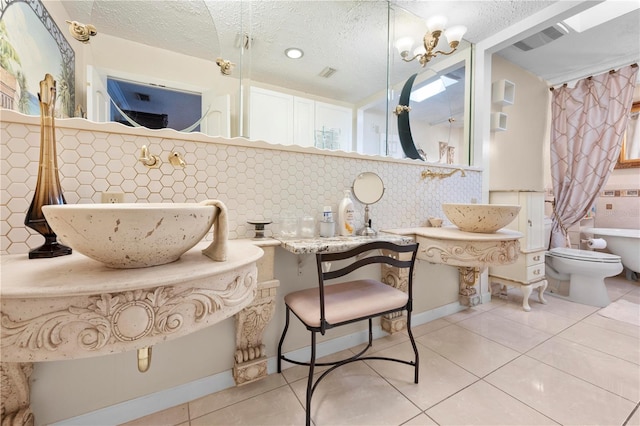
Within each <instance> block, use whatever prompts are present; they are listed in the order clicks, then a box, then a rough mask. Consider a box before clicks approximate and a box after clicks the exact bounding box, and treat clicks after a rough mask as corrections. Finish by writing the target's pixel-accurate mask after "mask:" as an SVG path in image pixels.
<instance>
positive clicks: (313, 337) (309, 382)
mask: <svg viewBox="0 0 640 426" xmlns="http://www.w3.org/2000/svg"><path fill="white" fill-rule="evenodd" d="M315 366H316V333H315V331H312V332H311V359H310V360H309V378H308V380H307V401H306V407H305V414H306V426H311V396H312V395H313V391H314V388H313V370H314V368H315Z"/></svg>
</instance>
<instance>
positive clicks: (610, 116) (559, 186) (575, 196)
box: [550, 64, 638, 248]
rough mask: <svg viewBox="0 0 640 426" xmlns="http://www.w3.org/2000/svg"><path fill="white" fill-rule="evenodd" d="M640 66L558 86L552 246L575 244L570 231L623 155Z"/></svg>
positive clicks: (554, 116) (553, 107) (554, 119)
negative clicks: (570, 84) (571, 84)
mask: <svg viewBox="0 0 640 426" xmlns="http://www.w3.org/2000/svg"><path fill="white" fill-rule="evenodd" d="M637 73H638V65H637V64H633V65H629V66H626V67H624V68H621V69H620V70H618V71H615V72H614V71H610V72H608V73H604V74H600V75H598V76H593V77H588V78H585V79H583V80H580V81H579V82H578V83H577V84H576V87H575V88H569V87H567V85H566V84H565V85H564V86H562V87H560V88H558V89H555V90H553V95H552V105H551V112H552V124H551V176H552V181H553V194H554V197H555V204H554V214H553V227H552V234H551V243H550V248H554V247H571V242H570V241H569V234H568V230H569V228H570V227H571V226H573V225H575V224H576V223H577V222H578V221H580V219H582V218H583V217H584V216H585V214H586V213H587V211H588V210H589V208H591V206H592V205H593V203H594V201H595V198H596V197H597V195H598V193H599V192H600V190H601V189H602V187H603V185H604V184H605V183H606V181H607V178H608V177H609V174H610V173H611V171H612V170H613V167H614V165H615V162H616V160H617V158H618V156H619V154H620V147H621V145H622V137H623V135H624V131H625V129H626V126H627V119H628V116H629V111H630V110H631V103H632V99H633V89H634V87H635V82H636V75H637Z"/></svg>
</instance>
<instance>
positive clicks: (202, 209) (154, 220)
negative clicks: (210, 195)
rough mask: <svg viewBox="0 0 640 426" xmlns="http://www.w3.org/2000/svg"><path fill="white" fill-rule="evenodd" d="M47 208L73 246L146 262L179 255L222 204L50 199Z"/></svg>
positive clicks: (119, 264)
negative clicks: (62, 201) (51, 202)
mask: <svg viewBox="0 0 640 426" xmlns="http://www.w3.org/2000/svg"><path fill="white" fill-rule="evenodd" d="M42 211H43V213H44V216H45V217H46V219H47V222H48V223H49V225H50V226H51V228H52V229H53V230H54V232H55V233H56V234H57V236H58V238H59V239H60V240H61V241H62V242H63V243H64V244H65V245H68V246H69V247H71V248H72V249H74V250H77V251H78V252H80V253H82V254H84V255H85V256H87V257H90V258H92V259H94V260H97V261H98V262H102V263H104V264H105V265H106V266H109V267H111V268H144V267H149V266H156V265H163V264H166V263H170V262H174V261H176V260H178V259H179V258H180V256H181V255H182V254H183V253H185V252H186V251H188V250H189V249H191V248H192V247H193V246H195V245H196V244H197V243H198V242H200V241H201V240H202V238H203V237H204V236H205V235H206V233H207V232H208V231H209V229H210V228H211V226H212V225H213V223H214V221H215V220H216V218H217V216H218V214H219V212H220V209H219V208H218V207H216V206H214V205H206V204H204V203H200V204H199V203H120V204H64V205H51V206H43V207H42ZM225 218H226V216H225Z"/></svg>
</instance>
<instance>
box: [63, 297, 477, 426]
mask: <svg viewBox="0 0 640 426" xmlns="http://www.w3.org/2000/svg"><path fill="white" fill-rule="evenodd" d="M489 297H490V295H489ZM483 299H484V297H483ZM483 302H484V300H483ZM465 309H467V307H466V306H461V305H460V304H459V303H458V302H454V303H450V304H448V305H444V306H440V307H438V308H435V309H432V310H429V311H425V312H421V313H419V314H414V315H413V316H412V318H411V319H412V325H413V326H417V325H421V324H425V323H427V322H430V321H433V320H435V319H438V318H441V317H444V316H447V315H451V314H455V313H456V312H460V311H462V310H465ZM386 335H388V333H387V332H385V331H383V330H382V328H381V327H380V326H375V327H374V329H373V338H374V339H378V338H380V337H383V336H386ZM367 340H368V331H367V330H363V331H360V332H357V333H353V334H349V335H346V336H342V337H338V338H335V339H331V340H327V341H325V342H322V343H319V344H318V347H317V356H318V357H323V356H327V355H331V354H333V353H336V352H340V351H343V350H345V349H349V348H352V347H354V346H356V345H359V344H361V343H365V342H366V341H367ZM308 354H309V347H308V346H307V347H304V348H301V349H297V350H295V351H291V352H287V354H286V355H287V357H289V358H291V359H304V358H305V357H307V356H308ZM277 364H278V360H277V357H275V356H274V357H270V358H269V359H268V360H267V372H268V373H269V374H273V373H275V372H276V371H277ZM233 386H235V382H234V381H233V374H232V371H231V370H227V371H223V372H221V373H218V374H214V375H211V376H208V377H203V378H201V379H198V380H194V381H192V382H189V383H185V384H183V385H179V386H175V387H173V388H169V389H164V390H161V391H158V392H154V393H150V394H148V395H144V396H141V397H138V398H134V399H131V400H129V401H125V402H121V403H118V404H114V405H111V406H109V407H105V408H101V409H99V410H96V411H92V412H90V413H86V414H82V415H80V416H76V417H72V418H69V419H66V420H62V421H59V422H56V423H52V424H51V425H52V426H71V425H74V426H76V425H77V426H80V425H104V426H110V425H118V424H121V423H126V422H129V421H131V420H135V419H138V418H140V417H144V416H147V415H149V414H153V413H156V412H158V411H162V410H166V409H167V408H171V407H175V406H176V405H180V404H184V403H186V402H189V401H193V400H195V399H198V398H202V397H203V396H206V395H209V394H211V393H214V392H219V391H221V390H224V389H227V388H230V387H233Z"/></svg>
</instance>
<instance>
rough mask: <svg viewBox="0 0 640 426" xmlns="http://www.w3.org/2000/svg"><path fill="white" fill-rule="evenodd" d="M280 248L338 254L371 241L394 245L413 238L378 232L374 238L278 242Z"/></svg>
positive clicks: (310, 239) (318, 238) (407, 241)
mask: <svg viewBox="0 0 640 426" xmlns="http://www.w3.org/2000/svg"><path fill="white" fill-rule="evenodd" d="M279 241H280V243H281V247H282V248H284V249H285V250H287V251H289V252H291V253H294V254H315V253H323V252H329V253H330V252H338V251H344V250H348V249H351V248H354V247H357V246H359V245H361V244H364V243H368V242H371V241H390V242H393V243H396V244H409V243H412V242H413V238H412V237H411V236H407V235H398V234H393V233H387V232H378V235H376V236H375V237H365V236H352V237H331V238H322V237H317V238H308V239H292V240H286V239H282V240H279Z"/></svg>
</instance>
